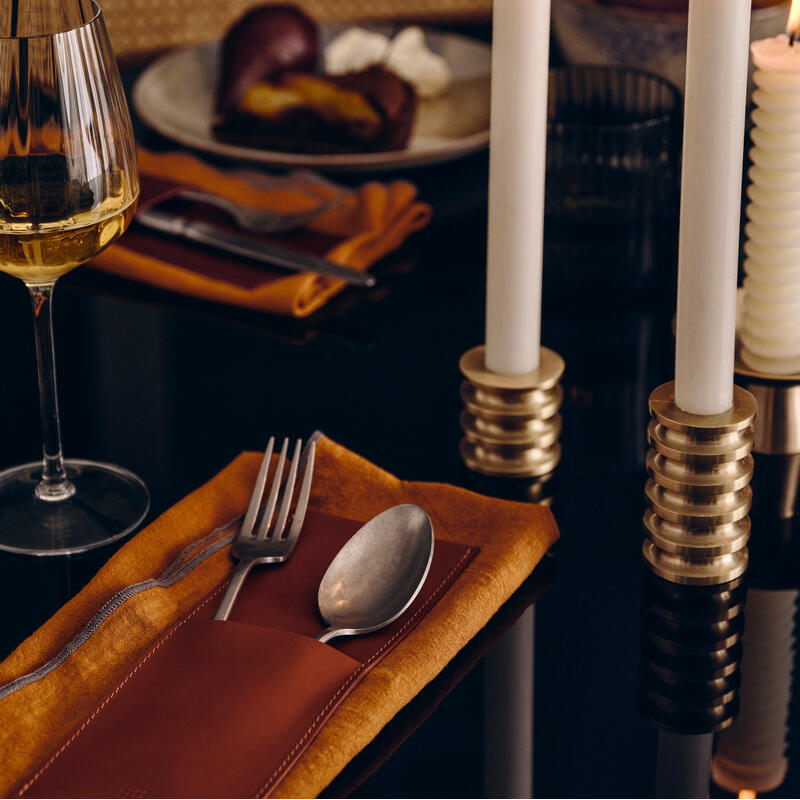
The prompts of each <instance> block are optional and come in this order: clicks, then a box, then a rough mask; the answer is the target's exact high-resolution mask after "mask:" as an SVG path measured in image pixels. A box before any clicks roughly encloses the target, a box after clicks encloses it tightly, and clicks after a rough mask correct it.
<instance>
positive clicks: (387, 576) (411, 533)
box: [316, 503, 433, 642]
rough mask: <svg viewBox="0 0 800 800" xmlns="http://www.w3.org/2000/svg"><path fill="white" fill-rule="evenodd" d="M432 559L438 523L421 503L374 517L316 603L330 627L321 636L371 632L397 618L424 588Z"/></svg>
mask: <svg viewBox="0 0 800 800" xmlns="http://www.w3.org/2000/svg"><path fill="white" fill-rule="evenodd" d="M432 559H433V524H432V523H431V519H430V517H429V516H428V515H427V513H426V512H425V511H424V510H423V509H422V508H420V507H419V506H416V505H412V504H410V503H404V504H402V505H398V506H392V507H391V508H388V509H386V511H383V512H382V513H380V514H378V515H377V516H375V517H373V518H372V519H371V520H370V521H369V522H367V523H366V524H364V525H363V526H362V527H361V528H359V530H358V531H356V533H355V534H353V536H352V537H351V538H350V539H349V540H348V542H347V544H345V545H344V547H342V549H341V550H340V551H339V552H338V553H337V555H336V558H334V559H333V561H332V562H331V564H330V566H329V567H328V569H327V571H326V572H325V575H324V576H323V578H322V582H321V583H320V586H319V593H318V595H317V601H318V604H319V610H320V613H321V614H322V618H323V619H324V620H325V622H326V623H327V624H328V625H329V627H327V628H326V629H325V630H324V631H322V632H321V633H320V634H318V635H317V637H316V638H317V640H318V641H320V642H327V641H328V640H330V639H333V638H334V637H336V636H356V635H359V634H364V633H372V631H376V630H378V629H379V628H383V627H385V626H386V625H388V624H389V623H390V622H393V621H394V620H396V619H397V618H398V617H399V616H400V615H401V614H402V613H403V612H404V611H405V610H406V609H407V608H408V607H409V606H410V605H411V603H412V602H413V600H414V598H415V597H416V596H417V594H418V593H419V590H420V589H421V588H422V584H423V583H424V582H425V578H426V577H427V575H428V570H429V569H430V566H431V560H432Z"/></svg>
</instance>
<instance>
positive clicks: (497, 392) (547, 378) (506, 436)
mask: <svg viewBox="0 0 800 800" xmlns="http://www.w3.org/2000/svg"><path fill="white" fill-rule="evenodd" d="M459 368H460V369H461V372H462V374H463V375H464V378H465V380H464V382H463V383H462V384H461V399H462V401H463V403H464V411H463V412H462V413H461V417H460V422H461V429H462V430H463V432H464V437H463V438H462V440H461V444H460V452H461V457H462V459H463V460H464V463H465V464H466V465H467V467H469V468H470V469H472V470H474V471H476V472H479V473H481V474H482V475H490V476H499V477H507V478H536V477H541V476H543V475H547V474H548V473H550V472H552V471H553V470H554V469H555V467H556V464H558V462H559V459H560V458H561V444H560V443H559V440H558V439H559V436H560V434H561V416H560V414H559V413H558V412H559V409H560V408H561V402H562V400H563V397H564V391H563V389H562V388H561V386H560V384H559V380H560V379H561V375H562V374H563V372H564V359H563V358H561V356H560V355H558V353H556V352H554V351H553V350H550V349H548V348H547V347H542V348H541V355H540V358H539V367H538V369H535V370H534V371H533V372H528V373H526V374H524V375H500V374H498V373H496V372H490V371H489V370H488V369H487V368H486V362H485V348H484V347H483V346H480V347H473V348H472V349H471V350H468V351H467V352H466V353H464V355H463V356H462V357H461V360H460V362H459Z"/></svg>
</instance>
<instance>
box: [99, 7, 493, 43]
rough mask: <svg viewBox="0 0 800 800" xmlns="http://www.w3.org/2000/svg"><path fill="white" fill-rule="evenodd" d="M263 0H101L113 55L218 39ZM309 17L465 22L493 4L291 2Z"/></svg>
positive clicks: (484, 15)
mask: <svg viewBox="0 0 800 800" xmlns="http://www.w3.org/2000/svg"><path fill="white" fill-rule="evenodd" d="M263 1H264V0H100V2H101V5H102V7H103V14H104V16H105V18H106V24H107V26H108V30H109V35H110V36H111V42H112V45H113V47H114V51H115V52H116V54H117V55H118V56H121V57H130V56H134V55H139V54H147V53H153V52H156V51H159V50H165V49H168V48H171V47H181V46H185V45H190V44H195V43H197V42H205V41H209V40H212V39H218V38H219V37H220V36H221V35H222V34H223V33H224V31H225V30H226V29H227V27H228V26H229V25H230V24H231V23H232V22H233V21H234V20H235V19H236V18H237V17H238V16H240V15H241V14H242V13H243V12H244V11H245V9H247V8H250V7H252V6H256V5H262V4H263ZM295 2H296V4H297V5H299V6H302V7H303V8H304V9H305V10H306V11H307V12H308V13H309V14H310V15H311V16H312V17H313V18H314V19H317V20H345V19H407V20H415V21H418V20H436V19H450V20H466V19H480V18H487V17H488V16H490V14H491V8H492V0H295Z"/></svg>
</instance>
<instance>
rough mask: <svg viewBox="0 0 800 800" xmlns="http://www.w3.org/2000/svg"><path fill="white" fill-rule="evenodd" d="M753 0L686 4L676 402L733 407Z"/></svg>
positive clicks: (698, 410) (699, 407) (710, 410)
mask: <svg viewBox="0 0 800 800" xmlns="http://www.w3.org/2000/svg"><path fill="white" fill-rule="evenodd" d="M750 7H751V0H690V2H689V33H688V43H687V54H686V108H685V119H684V133H683V136H684V139H683V177H682V184H681V214H680V240H679V241H680V244H679V258H678V321H677V347H676V357H675V400H676V402H677V404H678V406H679V407H680V408H681V409H683V410H684V411H688V412H690V413H694V414H719V413H722V412H724V411H727V410H728V409H729V408H730V407H731V405H732V403H733V360H734V349H735V342H736V278H737V271H738V262H739V216H740V206H741V191H742V162H743V153H744V123H745V106H746V103H747V68H748V62H749V49H748V45H749V40H750Z"/></svg>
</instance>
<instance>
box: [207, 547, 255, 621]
mask: <svg viewBox="0 0 800 800" xmlns="http://www.w3.org/2000/svg"><path fill="white" fill-rule="evenodd" d="M253 563H254V562H253V561H240V562H239V563H238V564H237V565H236V569H235V570H234V571H233V575H232V576H231V580H230V583H229V584H228V588H227V589H226V590H225V594H224V595H222V600H221V601H220V604H219V608H218V609H217V613H216V614H214V619H228V617H229V616H230V614H231V611H232V610H233V604H234V603H235V602H236V597H237V596H238V594H239V590H240V589H241V588H242V585H243V584H244V579H245V578H246V577H247V573H248V572H250V569H251V567H252V566H253Z"/></svg>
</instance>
